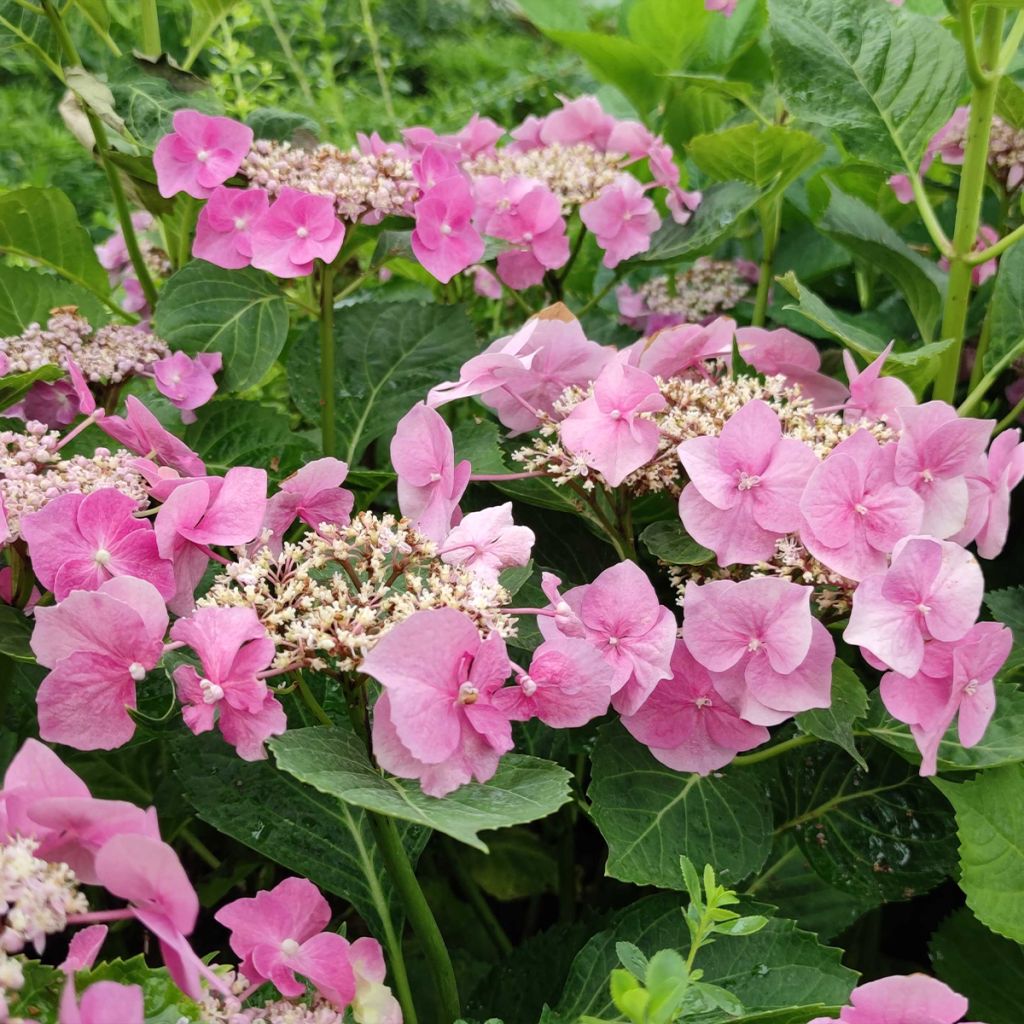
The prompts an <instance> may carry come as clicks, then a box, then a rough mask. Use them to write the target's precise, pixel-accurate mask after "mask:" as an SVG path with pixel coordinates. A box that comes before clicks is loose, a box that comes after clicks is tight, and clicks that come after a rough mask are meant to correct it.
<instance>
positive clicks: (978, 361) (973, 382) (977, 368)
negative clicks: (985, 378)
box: [967, 306, 992, 394]
mask: <svg viewBox="0 0 1024 1024" xmlns="http://www.w3.org/2000/svg"><path fill="white" fill-rule="evenodd" d="M991 340H992V307H991V306H989V308H988V312H986V314H985V322H984V323H983V324H982V325H981V334H980V335H979V336H978V347H977V348H976V349H975V350H974V365H973V366H972V367H971V379H970V380H969V381H968V383H967V393H968V394H970V393H971V392H972V391H973V390H974V389H975V388H976V387H977V386H978V384H979V383H980V382H981V378H982V375H983V374H984V372H985V356H986V355H987V354H988V346H989V342H990V341H991Z"/></svg>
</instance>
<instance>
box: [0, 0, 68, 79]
mask: <svg viewBox="0 0 1024 1024" xmlns="http://www.w3.org/2000/svg"><path fill="white" fill-rule="evenodd" d="M12 43H13V44H14V45H15V46H17V45H18V44H20V45H22V46H24V47H26V48H27V49H28V50H29V51H30V52H31V53H32V54H34V55H35V56H36V57H39V58H40V59H41V60H43V62H44V63H46V64H47V66H49V67H50V68H51V70H52V69H54V68H58V67H59V64H58V63H57V59H56V58H57V55H58V54H59V52H60V47H59V45H58V43H57V38H56V36H55V35H54V34H53V29H52V28H51V27H50V22H49V20H48V19H46V18H45V17H43V16H42V15H41V14H40V13H39V10H38V9H32V8H30V7H29V6H27V5H25V4H21V3H19V2H18V0H0V53H2V52H3V50H4V49H6V48H7V47H9V46H10V45H11V44H12Z"/></svg>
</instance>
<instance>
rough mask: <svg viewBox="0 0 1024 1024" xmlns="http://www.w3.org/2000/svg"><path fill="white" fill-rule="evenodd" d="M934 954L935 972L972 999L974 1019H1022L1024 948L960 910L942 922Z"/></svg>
mask: <svg viewBox="0 0 1024 1024" xmlns="http://www.w3.org/2000/svg"><path fill="white" fill-rule="evenodd" d="M931 954H932V966H933V967H934V968H935V973H936V974H937V975H938V976H939V977H940V978H941V979H942V980H943V981H944V982H945V983H946V984H947V985H949V986H950V987H951V988H953V989H955V990H956V991H957V992H959V993H960V994H961V995H964V996H966V997H967V999H968V1000H969V1001H970V1004H971V1013H970V1015H971V1017H972V1018H977V1019H978V1020H984V1021H986V1022H987V1024H1019V1022H1020V1021H1022V1020H1024V946H1021V945H1019V944H1018V943H1016V942H1011V941H1010V940H1009V939H1004V938H1002V936H999V935H996V934H995V932H991V931H989V930H988V929H987V928H986V927H985V926H984V925H983V924H981V923H980V922H979V921H978V919H977V918H976V917H975V916H974V915H973V914H972V913H971V912H970V911H969V910H967V909H966V908H961V909H960V910H958V911H956V912H955V913H954V914H952V915H951V916H950V917H947V918H946V920H945V921H943V922H942V924H941V925H939V928H938V930H937V931H936V932H935V934H934V935H933V936H932V941H931ZM994 979H998V982H997V983H996V984H993V980H994Z"/></svg>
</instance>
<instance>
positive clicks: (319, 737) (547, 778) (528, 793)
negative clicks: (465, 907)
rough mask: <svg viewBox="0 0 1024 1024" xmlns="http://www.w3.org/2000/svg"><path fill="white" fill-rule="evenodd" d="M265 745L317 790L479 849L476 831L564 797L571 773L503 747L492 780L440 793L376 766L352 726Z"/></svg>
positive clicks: (543, 809)
mask: <svg viewBox="0 0 1024 1024" xmlns="http://www.w3.org/2000/svg"><path fill="white" fill-rule="evenodd" d="M270 746H271V749H272V750H273V751H274V756H275V757H276V758H277V764H278V767H279V768H280V769H281V770H282V771H284V772H287V773H289V774H291V775H294V776H295V778H297V779H299V780H300V781H301V782H304V783H307V784H308V785H310V786H313V787H314V788H315V789H318V790H320V792H321V793H326V794H328V795H329V796H332V797H335V798H337V799H338V800H342V801H344V802H345V803H347V804H352V805H353V806H355V807H364V808H366V809H367V810H370V811H376V812H377V813H379V814H386V815H388V816H390V817H393V818H400V819H402V820H404V821H411V822H413V823H414V824H417V825H424V826H426V827H428V828H432V829H435V830H436V831H438V832H444V833H445V834H446V835H449V836H451V837H452V838H453V839H458V840H459V841H460V842H463V843H467V844H468V845H469V846H474V847H476V848H477V849H478V850H483V851H484V853H486V852H487V845H486V843H484V841H483V840H482V839H481V838H480V832H483V831H486V830H488V829H498V828H505V827H507V826H508V825H520V824H522V823H523V822H527V821H535V820H536V819H537V818H545V817H547V816H548V815H549V814H552V813H554V812H555V811H557V810H558V808H559V807H561V806H562V804H564V803H566V802H567V801H568V800H569V778H570V776H569V773H568V772H567V771H566V770H565V769H564V768H562V767H561V766H560V765H557V764H554V763H552V762H551V761H542V760H541V759H540V758H537V757H524V756H522V755H520V754H508V755H506V756H505V757H503V758H502V760H501V764H500V765H499V766H498V771H497V773H496V774H495V776H494V778H492V779H491V780H490V781H489V782H485V783H479V782H471V783H469V784H467V785H465V786H460V787H459V788H458V789H457V790H455V792H454V793H451V794H449V795H448V796H446V797H444V798H443V799H438V798H437V797H432V796H427V795H426V794H424V793H423V791H422V790H421V789H420V785H419V783H418V782H417V781H416V780H414V779H397V778H394V777H392V776H388V775H385V774H384V773H383V772H381V771H380V770H379V769H378V768H375V767H374V766H373V765H372V764H371V763H370V760H369V758H368V757H367V755H366V748H365V747H364V746H363V742H362V740H360V739H359V737H357V736H356V735H355V733H353V732H352V731H351V730H349V729H343V728H339V727H335V728H332V729H328V728H324V727H322V726H320V727H315V728H311V729H292V730H290V731H289V732H286V733H285V734H284V735H283V736H278V737H277V738H276V739H274V740H273V741H271V744H270Z"/></svg>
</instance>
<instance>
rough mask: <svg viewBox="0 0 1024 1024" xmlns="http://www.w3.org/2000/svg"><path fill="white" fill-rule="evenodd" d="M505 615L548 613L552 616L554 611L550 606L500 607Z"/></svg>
mask: <svg viewBox="0 0 1024 1024" xmlns="http://www.w3.org/2000/svg"><path fill="white" fill-rule="evenodd" d="M501 610H502V611H503V612H505V614H506V615H549V616H551V617H552V618H554V616H555V612H554V610H553V609H551V608H502V609H501Z"/></svg>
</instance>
